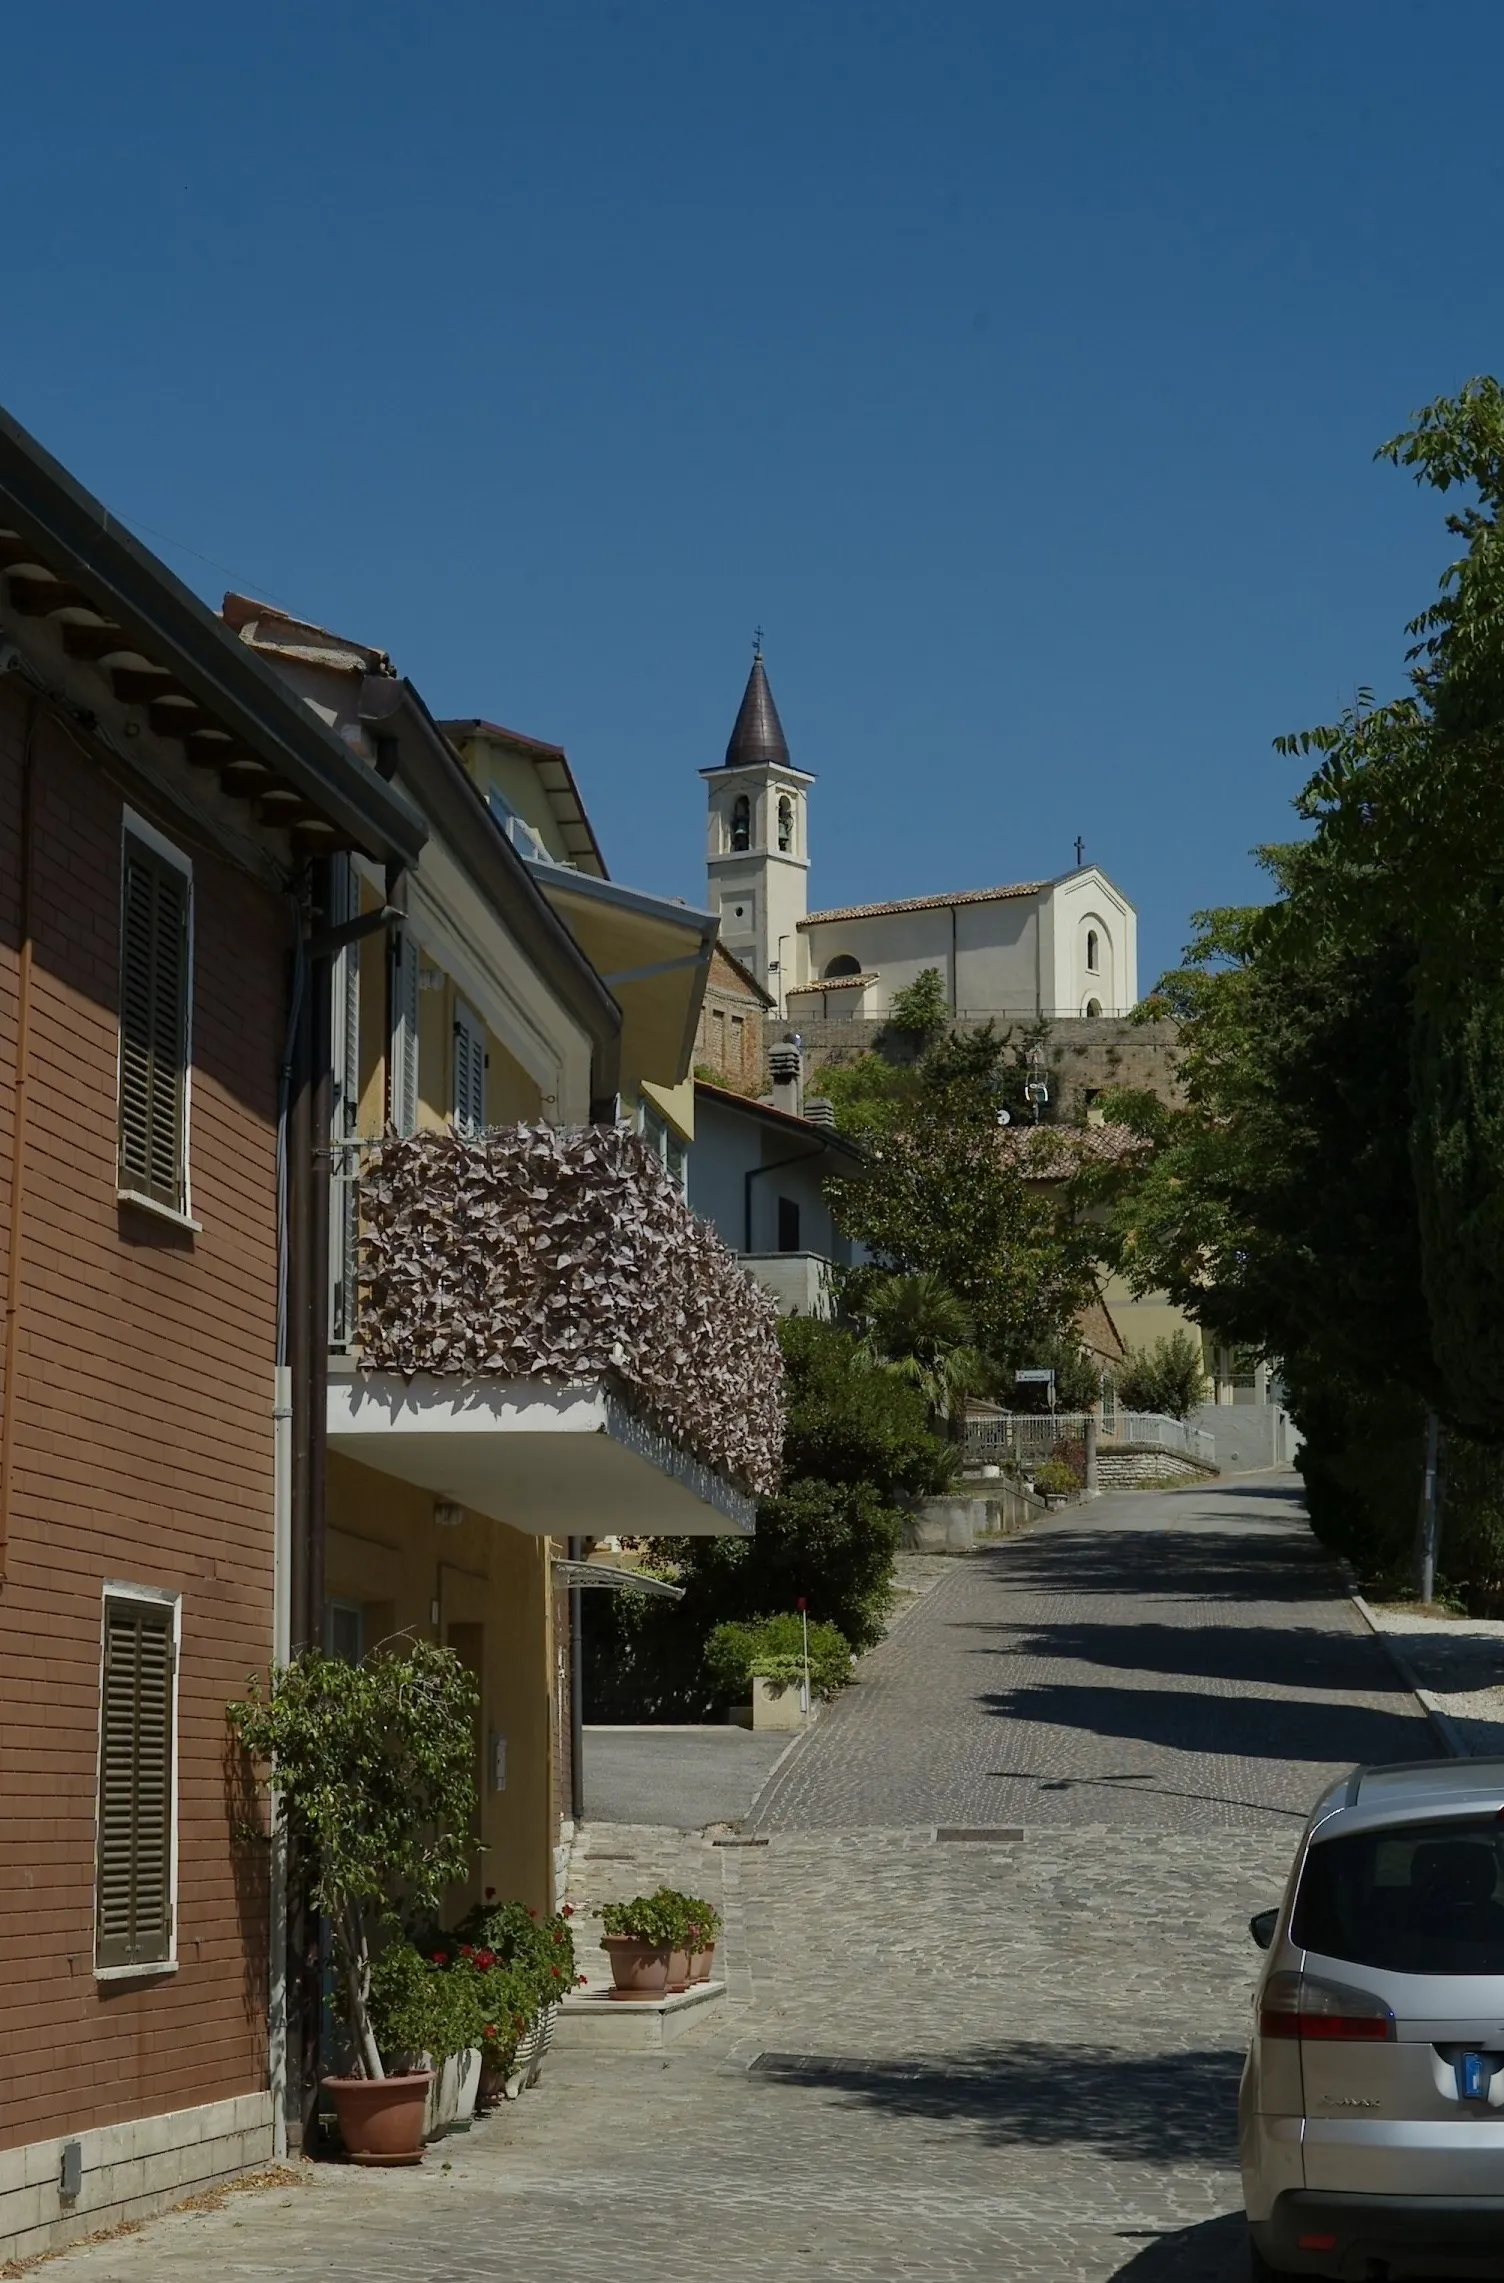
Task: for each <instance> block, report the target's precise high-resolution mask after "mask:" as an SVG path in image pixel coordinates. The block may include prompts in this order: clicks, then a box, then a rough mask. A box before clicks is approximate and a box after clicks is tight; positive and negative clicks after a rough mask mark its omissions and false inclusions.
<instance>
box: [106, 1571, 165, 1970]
mask: <svg viewBox="0 0 1504 2283" xmlns="http://www.w3.org/2000/svg"><path fill="white" fill-rule="evenodd" d="M172 1673H173V1637H172V1611H171V1609H170V1608H168V1607H166V1606H163V1605H160V1604H155V1603H151V1602H135V1601H107V1602H106V1604H105V1613H104V1697H103V1703H102V1705H101V1710H100V1744H99V1861H98V1869H97V1877H96V1892H97V1909H96V1937H95V1955H96V1962H97V1963H98V1964H99V1965H101V1966H136V1965H145V1964H150V1963H153V1962H154V1961H157V1960H161V1959H165V1958H168V1957H170V1955H171V1952H172V1891H171V1890H172Z"/></svg>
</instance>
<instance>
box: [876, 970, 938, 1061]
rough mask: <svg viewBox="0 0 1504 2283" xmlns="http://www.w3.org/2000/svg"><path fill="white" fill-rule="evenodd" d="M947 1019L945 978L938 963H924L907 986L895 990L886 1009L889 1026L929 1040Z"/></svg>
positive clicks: (927, 1041)
mask: <svg viewBox="0 0 1504 2283" xmlns="http://www.w3.org/2000/svg"><path fill="white" fill-rule="evenodd" d="M949 1021H950V1007H949V1005H948V1003H947V1000H946V996H945V979H944V977H943V976H942V975H941V973H940V970H939V968H938V967H924V968H921V969H920V972H919V974H918V975H917V976H916V977H915V979H914V981H913V982H912V983H911V984H910V985H909V986H908V988H907V990H904V991H895V992H894V994H893V1003H892V1005H891V1006H890V1008H889V1010H888V1028H889V1029H890V1030H895V1031H899V1032H901V1033H902V1034H904V1035H905V1036H907V1037H909V1038H914V1039H920V1040H922V1041H924V1043H925V1044H928V1043H929V1042H930V1041H931V1040H932V1039H936V1038H938V1037H939V1035H940V1033H941V1032H942V1031H943V1030H944V1029H945V1027H946V1025H947V1024H948V1022H949Z"/></svg>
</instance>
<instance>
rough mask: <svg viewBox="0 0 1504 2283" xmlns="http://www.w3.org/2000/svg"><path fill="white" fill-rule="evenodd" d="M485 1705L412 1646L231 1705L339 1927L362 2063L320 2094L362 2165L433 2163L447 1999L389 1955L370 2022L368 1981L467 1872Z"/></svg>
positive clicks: (300, 1668) (340, 1979) (321, 1907)
mask: <svg viewBox="0 0 1504 2283" xmlns="http://www.w3.org/2000/svg"><path fill="white" fill-rule="evenodd" d="M476 1705H477V1698H476V1686H475V1682H474V1680H473V1679H472V1677H471V1676H470V1674H469V1673H468V1672H467V1671H466V1670H465V1667H464V1666H463V1665H462V1664H461V1663H460V1660H459V1658H458V1657H457V1656H456V1655H455V1654H454V1652H453V1650H452V1649H440V1648H436V1647H434V1646H433V1645H432V1644H431V1643H429V1642H426V1641H417V1640H411V1639H403V1640H401V1641H398V1642H394V1643H393V1644H392V1645H391V1646H390V1647H389V1648H387V1649H384V1650H383V1651H382V1652H380V1653H378V1654H377V1655H374V1656H371V1657H369V1658H367V1659H366V1660H365V1661H364V1662H363V1663H361V1664H358V1665H352V1664H347V1663H346V1662H345V1661H344V1659H343V1658H338V1657H326V1656H324V1655H323V1654H322V1652H321V1651H319V1650H317V1649H305V1650H303V1651H301V1652H300V1653H299V1655H298V1656H296V1657H294V1658H293V1660H292V1662H291V1663H290V1664H287V1665H283V1666H278V1667H275V1668H274V1669H273V1671H272V1675H271V1680H270V1684H269V1686H267V1687H266V1688H263V1687H262V1686H261V1685H260V1683H259V1681H258V1680H257V1679H256V1678H254V1677H253V1678H252V1680H251V1682H250V1684H249V1689H248V1693H247V1696H246V1698H245V1699H244V1700H243V1701H242V1702H239V1703H236V1704H231V1705H230V1706H229V1707H228V1718H229V1722H230V1727H231V1730H232V1731H233V1733H234V1734H235V1735H236V1736H237V1737H238V1738H239V1740H240V1742H241V1743H242V1744H243V1745H244V1747H245V1749H246V1750H247V1752H249V1753H250V1755H251V1757H252V1759H253V1760H254V1761H255V1762H256V1763H257V1772H258V1775H259V1777H260V1780H261V1781H262V1782H263V1783H264V1784H265V1786H266V1787H267V1789H268V1790H269V1791H271V1792H272V1793H273V1797H274V1799H275V1802H276V1811H277V1814H278V1815H279V1817H280V1819H281V1822H282V1825H283V1828H284V1829H285V1831H286V1833H287V1836H288V1840H289V1842H290V1845H291V1848H292V1850H293V1855H294V1860H295V1862H296V1863H297V1864H298V1865H299V1866H300V1867H301V1868H302V1870H303V1872H304V1874H305V1876H306V1881H307V1886H306V1892H307V1897H308V1906H309V1908H310V1909H312V1910H314V1911H316V1912H317V1913H318V1914H319V1916H320V1917H321V1918H323V1919H324V1920H325V1921H326V1922H327V1925H328V1929H329V1941H330V1948H331V1953H332V1961H333V1966H334V1976H335V1992H336V1998H337V2002H338V2004H339V2009H340V2012H341V2014H342V2016H343V2019H344V2021H345V2025H346V2028H347V2029H348V2032H349V2037H350V2046H351V2057H352V2061H353V2064H354V2067H353V2071H352V2073H351V2074H350V2075H349V2076H331V2077H326V2078H325V2080H324V2085H325V2089H326V2091H327V2092H328V2093H329V2095H330V2097H331V2099H332V2100H333V2102H334V2106H335V2112H336V2114H337V2116H338V2118H339V2125H340V2132H341V2135H342V2137H343V2139H344V2143H345V2147H346V2149H347V2151H348V2152H349V2154H350V2155H351V2156H352V2157H353V2158H354V2159H355V2161H356V2162H357V2163H364V2164H416V2163H417V2162H419V2161H420V2159H421V2157H422V2139H423V2125H424V2111H425V2107H426V2103H427V2095H428V2084H429V2078H430V2076H431V2075H432V2069H431V2066H430V2063H431V2061H432V2059H433V2053H434V2045H435V2043H437V2044H438V2045H439V2046H441V2047H442V2046H443V2045H444V2044H445V2043H446V2042H447V2036H448V2032H446V2030H445V2029H444V2027H443V2015H442V2007H441V2003H440V2000H439V1997H438V1994H437V1993H436V1992H435V1991H434V1989H433V1988H432V1986H431V1983H430V1982H429V1981H427V1980H424V1981H423V1982H421V1983H420V1982H419V1980H418V1979H417V1978H416V1977H414V1976H413V1975H412V1972H411V1969H410V1967H407V1966H406V1965H405V1963H403V1962H400V1961H396V1960H394V1963H393V1964H392V1965H391V1966H389V1967H381V1971H380V1973H379V1974H378V1975H377V1985H376V1986H377V1990H378V1993H379V1994H378V2000H377V2005H376V2009H375V2011H374V2013H373V2009H372V2002H371V2001H372V1979H373V1974H377V1969H378V1967H379V1966H380V1964H381V1956H382V1953H381V1952H380V1942H381V1938H382V1936H383V1935H387V1936H389V1937H390V1936H391V1935H394V1934H395V1933H396V1932H397V1930H398V1928H399V1926H400V1923H401V1916H402V1912H403V1910H404V1909H406V1910H409V1911H410V1910H413V1909H415V1908H416V1909H418V1910H424V1909H428V1910H434V1909H437V1907H438V1904H439V1901H440V1898H441V1896H442V1893H443V1890H444V1888H445V1887H446V1886H448V1885H450V1884H451V1882H452V1881H454V1880H455V1879H459V1878H462V1877H463V1876H464V1875H465V1872H466V1870H467V1868H468V1866H469V1858H470V1853H471V1847H472V1841H471V1839H470V1837H469V1831H470V1822H471V1817H472V1815H473V1813H474V1809H475V1782H474V1776H473V1773H472V1770H473V1765H474V1757H475V1727H474V1722H475V1713H476ZM397 1947H398V1946H397V1945H395V1944H393V1943H391V1942H390V1941H389V1942H388V1949H390V1950H395V1949H396V1948H397ZM418 1963H419V1965H420V1966H422V1965H423V1963H424V1961H423V1960H422V1959H421V1957H420V1958H419V1960H418ZM425 1992H426V1995H425ZM378 2024H379V2028H378ZM420 2037H421V2038H422V2041H423V2042H422V2043H421V2044H419V2043H417V2040H418V2039H419V2038H420ZM383 2040H384V2043H383ZM440 2058H442V2055H441V2056H440ZM393 2064H395V2066H393Z"/></svg>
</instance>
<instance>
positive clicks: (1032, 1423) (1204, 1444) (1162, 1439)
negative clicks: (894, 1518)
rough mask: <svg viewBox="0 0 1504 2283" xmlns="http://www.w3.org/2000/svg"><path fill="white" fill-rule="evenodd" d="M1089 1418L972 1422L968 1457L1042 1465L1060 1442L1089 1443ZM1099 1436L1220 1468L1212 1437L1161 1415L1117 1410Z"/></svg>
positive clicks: (1041, 1414)
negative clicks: (1169, 1452) (1177, 1453)
mask: <svg viewBox="0 0 1504 2283" xmlns="http://www.w3.org/2000/svg"><path fill="white" fill-rule="evenodd" d="M1087 1417H1088V1414H1087V1413H1086V1412H1084V1411H1053V1412H1051V1411H1031V1412H1023V1411H1001V1412H999V1413H998V1414H997V1415H996V1417H994V1418H991V1419H968V1420H967V1422H966V1450H967V1455H968V1456H969V1457H972V1458H1010V1459H1021V1460H1023V1461H1024V1462H1025V1463H1026V1464H1037V1463H1038V1462H1039V1461H1041V1460H1044V1459H1047V1458H1048V1457H1049V1456H1050V1454H1051V1453H1052V1451H1053V1450H1054V1449H1055V1446H1056V1444H1057V1443H1062V1442H1065V1443H1074V1442H1082V1441H1084V1440H1085V1436H1086V1421H1087ZM1097 1434H1098V1442H1099V1447H1100V1448H1101V1449H1102V1450H1104V1451H1111V1450H1123V1449H1125V1448H1127V1449H1134V1448H1137V1449H1142V1448H1143V1447H1144V1446H1145V1445H1146V1444H1147V1445H1150V1446H1151V1447H1153V1448H1155V1449H1158V1450H1162V1451H1178V1452H1180V1453H1181V1454H1182V1455H1183V1456H1184V1457H1186V1458H1190V1459H1199V1460H1200V1461H1201V1462H1202V1464H1203V1465H1205V1466H1214V1465H1215V1464H1216V1458H1217V1446H1216V1440H1215V1438H1214V1437H1213V1436H1211V1435H1208V1434H1206V1433H1205V1432H1204V1431H1203V1430H1202V1429H1201V1428H1200V1427H1191V1426H1188V1425H1187V1424H1186V1422H1185V1420H1183V1419H1169V1418H1166V1417H1165V1416H1164V1415H1163V1413H1161V1412H1158V1411H1118V1412H1115V1413H1113V1415H1112V1416H1111V1417H1110V1418H1103V1419H1100V1420H1099V1421H1098V1422H1097Z"/></svg>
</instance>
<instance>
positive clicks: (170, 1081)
mask: <svg viewBox="0 0 1504 2283" xmlns="http://www.w3.org/2000/svg"><path fill="white" fill-rule="evenodd" d="M189 894H190V888H189V880H188V875H187V874H186V873H185V872H180V871H179V870H178V868H177V867H176V865H173V864H169V863H167V862H165V861H164V859H163V858H162V857H160V856H158V855H156V854H155V852H154V851H153V850H151V849H149V848H147V847H145V846H144V845H143V844H142V842H140V841H138V840H135V839H133V838H132V837H131V835H130V834H129V833H127V835H126V838H125V865H124V880H123V883H122V893H121V925H120V1150H119V1168H120V1170H119V1179H120V1186H121V1188H122V1189H134V1190H137V1191H138V1192H139V1193H140V1194H142V1195H143V1196H147V1197H153V1198H155V1199H156V1200H157V1201H158V1203H160V1204H163V1205H171V1206H172V1207H173V1208H174V1209H175V1210H176V1211H178V1212H181V1211H182V1210H183V1209H184V1206H185V1204H186V1197H187V1180H186V1173H187V1167H186V1164H185V1151H184V1141H185V1130H184V1129H185V1120H184V1108H185V1094H186V1081H187V1075H188V904H189Z"/></svg>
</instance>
